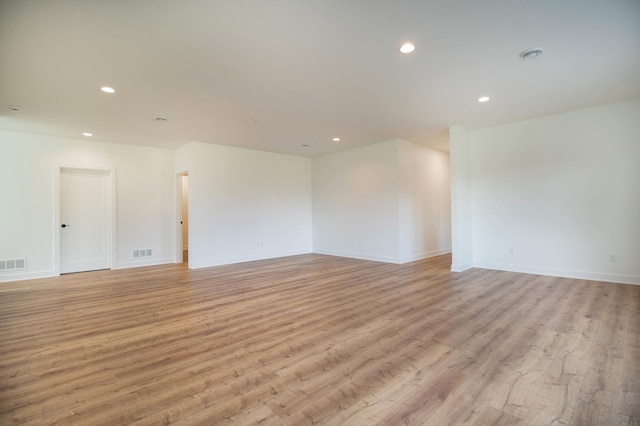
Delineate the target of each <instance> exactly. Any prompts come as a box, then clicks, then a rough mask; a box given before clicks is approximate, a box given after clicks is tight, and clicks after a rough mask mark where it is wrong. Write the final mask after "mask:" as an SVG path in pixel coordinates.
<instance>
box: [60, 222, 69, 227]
mask: <svg viewBox="0 0 640 426" xmlns="http://www.w3.org/2000/svg"><path fill="white" fill-rule="evenodd" d="M61 226H62V227H63V228H66V227H67V226H71V225H66V224H64V223H63V224H62V225H61Z"/></svg>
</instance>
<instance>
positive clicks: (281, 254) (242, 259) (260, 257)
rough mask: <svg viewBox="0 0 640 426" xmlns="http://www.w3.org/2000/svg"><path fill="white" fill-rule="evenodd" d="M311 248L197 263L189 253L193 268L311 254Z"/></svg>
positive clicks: (190, 265) (190, 264) (190, 263)
mask: <svg viewBox="0 0 640 426" xmlns="http://www.w3.org/2000/svg"><path fill="white" fill-rule="evenodd" d="M309 253H311V251H309V250H296V251H287V252H278V253H267V254H263V255H258V256H255V255H254V256H241V257H227V258H223V259H218V260H214V261H212V262H205V263H196V262H194V261H193V257H192V254H191V253H189V267H190V268H191V269H200V268H210V267H212V266H223V265H232V264H234V263H243V262H253V261H256V260H267V259H277V258H279V257H287V256H298V255H301V254H309Z"/></svg>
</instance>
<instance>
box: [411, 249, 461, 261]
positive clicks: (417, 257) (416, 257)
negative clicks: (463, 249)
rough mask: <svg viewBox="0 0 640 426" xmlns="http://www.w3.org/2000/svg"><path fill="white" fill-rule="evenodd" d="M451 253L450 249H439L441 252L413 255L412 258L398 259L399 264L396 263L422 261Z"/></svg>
mask: <svg viewBox="0 0 640 426" xmlns="http://www.w3.org/2000/svg"><path fill="white" fill-rule="evenodd" d="M449 253H451V249H450V248H448V249H441V250H432V251H428V252H425V253H421V254H415V255H412V256H405V257H402V258H400V262H398V263H409V262H415V261H418V260H422V259H428V258H430V257H436V256H441V255H443V254H449Z"/></svg>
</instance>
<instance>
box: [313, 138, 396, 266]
mask: <svg viewBox="0 0 640 426" xmlns="http://www.w3.org/2000/svg"><path fill="white" fill-rule="evenodd" d="M312 165H313V250H314V252H316V253H323V254H331V255H336V256H346V257H353V258H360V259H369V260H379V261H385V262H395V261H397V260H398V258H399V232H400V227H399V211H398V185H399V182H398V178H399V170H398V149H397V141H387V142H382V143H378V144H374V145H368V146H364V147H361V148H355V149H349V150H345V151H340V152H336V153H332V154H327V155H323V156H319V157H316V158H314V159H313V162H312Z"/></svg>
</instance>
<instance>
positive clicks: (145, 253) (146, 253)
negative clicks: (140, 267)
mask: <svg viewBox="0 0 640 426" xmlns="http://www.w3.org/2000/svg"><path fill="white" fill-rule="evenodd" d="M152 254H153V250H151V249H136V250H134V251H133V258H134V259H138V258H140V257H151V255H152Z"/></svg>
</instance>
